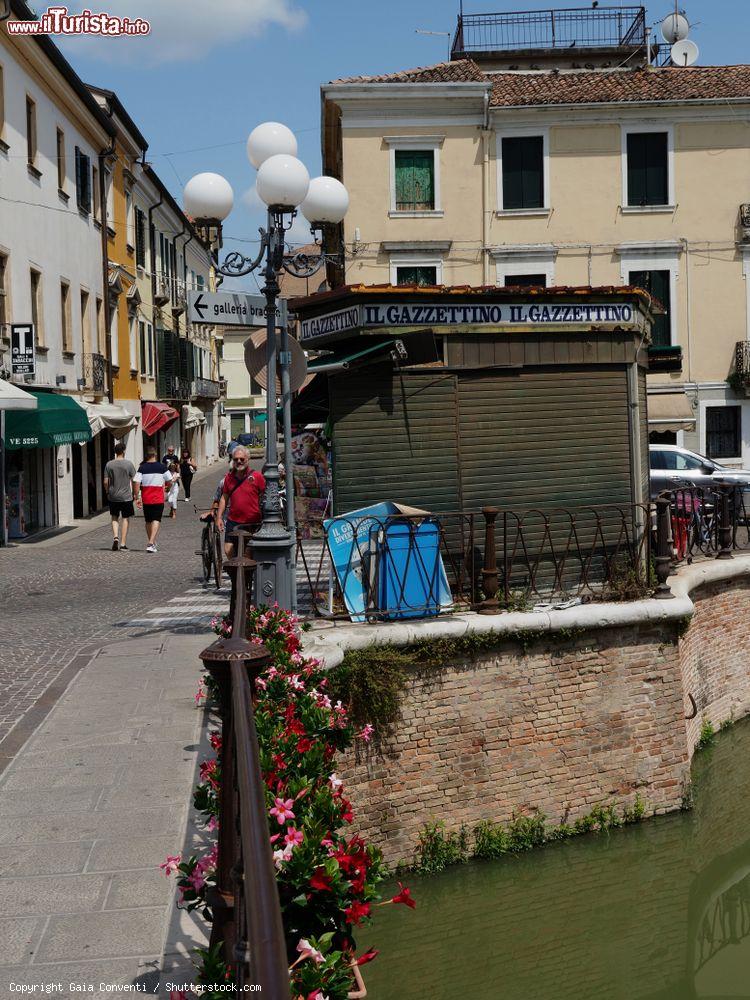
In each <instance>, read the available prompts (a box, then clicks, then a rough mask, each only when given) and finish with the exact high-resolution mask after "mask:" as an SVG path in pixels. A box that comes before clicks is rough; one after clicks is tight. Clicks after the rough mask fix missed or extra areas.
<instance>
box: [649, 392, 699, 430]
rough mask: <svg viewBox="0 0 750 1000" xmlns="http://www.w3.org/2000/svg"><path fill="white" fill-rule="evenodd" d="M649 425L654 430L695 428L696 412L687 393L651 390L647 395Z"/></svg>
mask: <svg viewBox="0 0 750 1000" xmlns="http://www.w3.org/2000/svg"><path fill="white" fill-rule="evenodd" d="M647 405H648V425H649V428H650V429H651V430H652V431H689V430H694V429H695V413H694V411H693V407H692V406H691V404H690V400H689V399H688V397H687V395H686V394H685V393H684V392H683V390H680V391H679V392H650V393H649V394H648V397H647Z"/></svg>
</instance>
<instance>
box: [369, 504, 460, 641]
mask: <svg viewBox="0 0 750 1000" xmlns="http://www.w3.org/2000/svg"><path fill="white" fill-rule="evenodd" d="M373 530H374V532H376V535H377V539H376V545H375V551H376V559H377V564H376V565H377V569H376V573H377V587H376V593H377V605H378V606H377V617H378V618H379V619H381V620H385V621H397V620H401V619H404V618H430V617H434V616H435V615H437V614H439V612H440V605H441V596H442V592H443V589H444V588H443V587H442V586H441V584H442V580H443V575H444V574H443V572H442V562H441V559H440V524H439V522H438V520H437V519H436V518H431V517H425V518H424V519H423V520H421V521H419V523H417V522H415V521H408V520H403V521H402V520H399V519H398V518H394V519H389V520H388V521H387V522H386V523H385V524H383V525H381V526H380V527H379V528H377V529H373Z"/></svg>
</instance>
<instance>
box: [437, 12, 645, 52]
mask: <svg viewBox="0 0 750 1000" xmlns="http://www.w3.org/2000/svg"><path fill="white" fill-rule="evenodd" d="M645 43H646V12H645V8H643V7H640V6H638V7H636V6H632V7H618V8H617V9H611V8H609V9H603V10H595V9H592V8H591V7H588V8H577V9H572V10H538V11H514V12H511V13H503V14H464V15H459V18H458V26H457V28H456V34H455V36H454V38H453V45H452V48H451V59H461V58H463V57H465V56H467V55H471V54H472V53H478V52H513V51H548V50H552V49H555V50H558V49H566V48H570V49H573V48H575V49H582V48H583V49H609V48H626V49H636V48H638V47H639V46H645ZM644 51H645V50H644Z"/></svg>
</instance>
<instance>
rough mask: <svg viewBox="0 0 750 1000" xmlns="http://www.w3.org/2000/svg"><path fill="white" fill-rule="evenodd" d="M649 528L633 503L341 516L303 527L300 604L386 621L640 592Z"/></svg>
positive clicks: (325, 613) (646, 514)
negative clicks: (311, 530)
mask: <svg viewBox="0 0 750 1000" xmlns="http://www.w3.org/2000/svg"><path fill="white" fill-rule="evenodd" d="M650 524H651V509H650V507H649V505H627V504H626V505H614V504H613V505H602V506H600V507H578V508H558V509H554V510H548V511H541V510H525V511H514V510H500V509H498V508H494V507H486V508H483V509H482V511H481V512H471V513H463V512H461V513H448V514H439V515H432V514H431V515H401V514H395V515H388V516H385V517H372V516H368V517H362V518H348V517H338V518H334V519H332V521H330V522H328V527H327V528H326V529H322V537H320V538H318V539H310V538H303V537H301V536H303V535H304V534H305V533H306V532H305V531H304V530H301V531H300V532H299V534H298V542H297V581H298V582H297V585H298V596H299V597H300V598H301V601H300V610H301V611H303V612H309V613H312V614H315V615H319V616H321V617H326V618H347V617H349V616H353V618H354V620H359V621H382V620H395V619H402V618H418V617H427V616H430V615H436V614H439V613H440V612H441V611H446V610H449V609H457V610H458V609H461V610H468V609H470V608H474V609H480V610H484V611H490V610H501V609H516V610H527V609H530V608H531V607H534V606H535V605H542V604H543V605H551V604H558V603H561V602H565V601H569V600H571V599H575V600H606V599H619V600H627V599H630V598H631V597H636V596H637V597H640V596H643V595H644V594H645V593H647V592H648V591H649V588H650V587H651V585H652V579H651V572H650V557H651V532H650ZM318 528H319V529H321V526H320V525H318Z"/></svg>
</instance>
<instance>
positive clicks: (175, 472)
mask: <svg viewBox="0 0 750 1000" xmlns="http://www.w3.org/2000/svg"><path fill="white" fill-rule="evenodd" d="M169 471H170V472H171V473H172V482H171V483H170V485H169V493H167V503H168V504H169V516H170V518H172V519H174V518H175V517H177V494H178V493H179V492H180V467H179V465H178V464H177V462H172V464H171V465H170V466H169Z"/></svg>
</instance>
